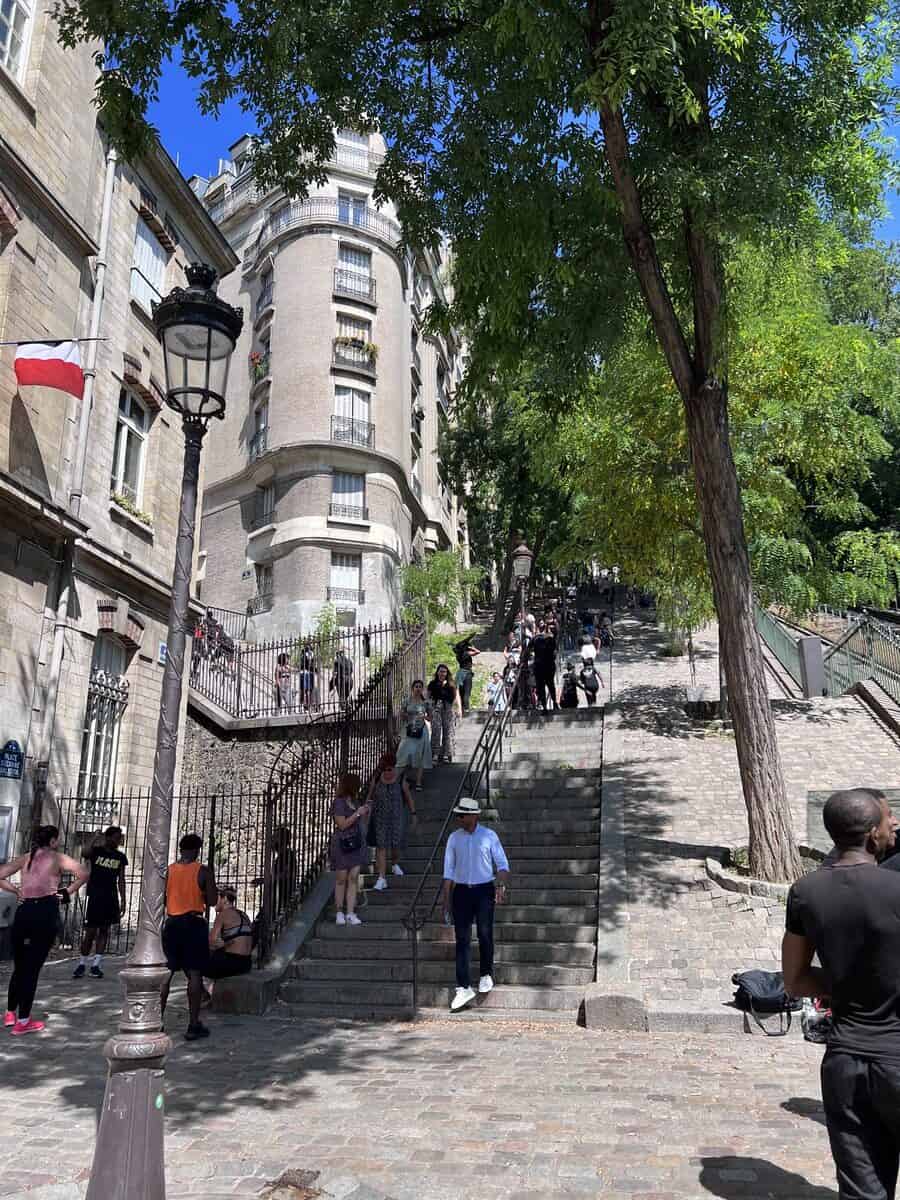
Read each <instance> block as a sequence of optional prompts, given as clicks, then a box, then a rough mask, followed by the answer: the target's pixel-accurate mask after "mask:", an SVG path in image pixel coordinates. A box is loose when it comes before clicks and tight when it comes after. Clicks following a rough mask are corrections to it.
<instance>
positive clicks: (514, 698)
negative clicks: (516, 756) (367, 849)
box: [403, 654, 530, 1011]
mask: <svg viewBox="0 0 900 1200" xmlns="http://www.w3.org/2000/svg"><path fill="white" fill-rule="evenodd" d="M529 666H530V663H529V660H528V655H527V654H526V655H523V658H522V662H521V664H520V666H519V671H518V674H517V676H516V681H515V685H514V686H513V687H512V688H510V687H509V686H508V685H507V690H506V693H505V696H506V703H505V705H504V707H503V710H502V711H501V712H497V709H496V706H495V707H494V708H492V709H490V711H489V713H488V716H487V719H486V720H485V723H484V728H483V729H482V730H481V736H480V737H479V738H478V741H477V743H476V745H475V749H474V750H473V751H472V757H471V758H470V759H469V764H468V766H467V767H466V772H465V774H464V775H463V777H462V779H461V780H460V784H459V787H458V788H457V789H456V792H455V794H454V796H453V799H452V801H451V802H450V807H449V808H448V810H447V815H446V817H445V818H444V823H443V825H442V826H441V831H440V833H439V834H438V836H437V840H436V842H435V843H434V848H433V849H432V851H431V854H430V855H429V858H428V862H427V863H426V864H425V869H424V871H423V872H422V878H421V880H420V881H419V886H418V887H417V888H416V892H415V895H414V896H413V901H412V904H411V905H410V906H409V911H408V912H407V913H406V916H405V917H404V918H403V924H404V926H405V928H406V930H407V932H408V934H409V939H410V954H411V957H412V976H413V978H412V983H413V1010H414V1011H415V1010H417V1009H418V1007H419V932H420V930H422V929H423V928H424V927H425V926H426V925H427V924H428V922H429V921H430V920H431V918H432V915H433V913H434V910H435V908H436V907H437V903H438V900H439V899H440V896H441V891H442V889H443V885H444V880H443V876H441V878H440V879H439V880H438V882H437V886H436V888H435V892H434V895H433V896H432V897H431V899H430V900H429V899H428V894H429V893H427V888H428V881H429V879H431V878H432V872H433V871H434V869H435V864H436V863H437V860H438V858H439V856H440V853H441V849H442V847H443V845H444V841H445V839H446V836H447V830H448V829H449V827H450V823H451V821H452V820H453V810H454V808H455V807H456V805H457V804H458V803H459V800H460V797H462V796H472V797H473V798H474V799H476V800H478V799H482V787H483V789H484V795H483V799H484V806H485V807H486V808H490V805H491V768H492V767H494V766H495V765H497V764H499V763H502V762H503V739H504V738H505V737H507V736H508V735H509V734H510V733H511V729H512V722H513V720H514V719H515V714H516V713H517V711H518V708H517V704H518V701H519V699H520V698H523V697H524V695H525V690H526V687H527V680H528V671H529ZM523 707H524V706H523ZM432 886H434V881H433V879H432Z"/></svg>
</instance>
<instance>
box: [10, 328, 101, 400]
mask: <svg viewBox="0 0 900 1200" xmlns="http://www.w3.org/2000/svg"><path fill="white" fill-rule="evenodd" d="M13 369H14V370H15V372H16V379H17V380H18V382H19V387H48V388H58V389H59V390H60V391H61V392H69V393H70V394H71V395H73V396H77V397H78V399H79V400H80V399H81V397H82V396H83V395H84V372H83V371H82V369H81V355H80V353H79V351H78V343H77V342H56V343H55V344H51V345H47V344H45V343H43V342H28V343H27V344H25V345H22V346H19V347H18V349H17V350H16V359H15V362H14V363H13Z"/></svg>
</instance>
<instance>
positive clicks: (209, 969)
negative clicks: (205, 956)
mask: <svg viewBox="0 0 900 1200" xmlns="http://www.w3.org/2000/svg"><path fill="white" fill-rule="evenodd" d="M252 966H253V956H252V955H251V954H229V953H228V951H227V950H226V949H225V948H224V947H220V948H219V949H218V950H214V951H213V952H212V954H210V956H209V961H208V962H207V964H206V967H205V969H204V971H203V974H204V975H205V976H206V978H207V979H230V978H231V976H232V975H246V974H247V972H248V971H249V970H250V969H251V968H252Z"/></svg>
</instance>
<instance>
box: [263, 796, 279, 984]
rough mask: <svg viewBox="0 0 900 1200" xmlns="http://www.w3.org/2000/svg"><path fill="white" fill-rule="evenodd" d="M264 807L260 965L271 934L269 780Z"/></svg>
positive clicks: (271, 803) (272, 884)
mask: <svg viewBox="0 0 900 1200" xmlns="http://www.w3.org/2000/svg"><path fill="white" fill-rule="evenodd" d="M265 804H266V809H265V814H266V815H265V826H264V829H263V853H262V878H263V889H262V921H261V922H260V924H261V926H262V928H261V930H260V938H259V963H260V965H262V962H263V960H264V959H265V957H266V955H267V954H268V952H269V949H270V939H271V936H272V909H273V900H274V890H275V873H274V871H273V870H272V842H273V840H274V833H275V828H274V825H275V787H274V784H273V783H272V781H271V780H269V783H268V784H267V785H266V800H265Z"/></svg>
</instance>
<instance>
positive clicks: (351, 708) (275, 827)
mask: <svg viewBox="0 0 900 1200" xmlns="http://www.w3.org/2000/svg"><path fill="white" fill-rule="evenodd" d="M373 658H374V654H372V655H370V659H369V668H370V669H369V672H368V674H367V676H366V679H365V682H364V684H363V685H362V686H361V687H359V688H358V689H357V690H355V692H354V694H353V696H352V697H350V698H348V700H347V703H346V704H345V705H344V707H343V708H342V709H341V711H340V712H339V713H338V714H337V715H336V716H332V717H331V718H330V719H327V718H325V717H324V716H323V717H322V718H321V719H318V720H316V721H314V722H310V723H309V724H307V725H305V726H303V727H301V728H299V729H298V730H297V731H296V734H295V736H294V737H292V738H290V739H289V740H287V741H285V742H284V743H283V744H282V746H281V748H280V749H279V751H278V752H277V754H276V755H275V757H274V761H273V765H272V769H271V771H270V774H269V779H268V783H267V785H266V787H265V788H259V787H257V788H252V787H242V786H240V785H234V786H232V787H230V788H229V787H224V788H218V789H216V790H215V791H206V790H202V789H196V790H193V791H186V792H182V793H181V794H180V795H177V796H175V797H174V800H173V811H174V812H175V814H176V818H175V830H176V834H177V836H176V839H175V844H177V837H180V836H181V835H182V834H184V833H198V834H200V836H201V837H202V838H203V859H204V862H205V863H206V864H207V865H208V866H209V867H210V868H211V870H212V871H213V874H214V876H215V878H216V881H217V883H219V884H229V885H230V886H232V887H234V889H235V890H236V892H237V903H238V906H239V907H240V908H242V909H243V910H244V912H246V913H247V914H248V915H250V916H251V917H252V918H253V919H254V920H255V921H256V925H257V929H258V931H259V940H258V945H257V958H258V962H259V963H260V964H261V963H262V962H263V961H264V960H265V958H266V956H267V955H268V953H269V952H270V950H271V948H272V945H273V943H274V942H275V940H276V939H277V937H278V935H279V934H280V932H281V931H282V929H283V928H284V926H285V924H286V922H287V921H288V920H289V918H290V917H291V915H292V914H293V912H294V911H295V910H296V909H297V907H298V906H299V905H300V903H301V902H302V901H303V899H304V898H305V897H306V895H307V893H308V892H309V890H310V888H311V887H312V886H313V884H314V883H315V882H316V880H317V879H318V878H319V876H320V874H321V872H322V871H323V870H325V869H326V868H327V866H328V859H329V850H330V846H331V838H332V834H333V831H334V821H333V818H332V815H331V811H332V803H333V798H334V794H335V788H336V785H337V782H338V778H339V776H340V774H341V773H342V772H345V771H351V772H353V773H354V774H357V775H359V777H360V778H361V780H362V781H363V783H364V785H365V784H367V783H368V781H369V779H370V778H371V777H372V775H373V774H374V772H375V770H376V768H377V766H378V762H379V760H380V758H381V756H382V754H384V753H385V751H386V750H389V749H393V748H394V747H395V746H396V744H397V741H398V740H399V729H398V720H399V712H400V708H401V705H402V704H403V701H404V699H405V698H406V697H407V696H408V695H409V694H410V691H411V688H412V681H413V680H414V679H419V678H421V677H422V675H423V674H424V670H425V633H424V630H421V629H413V630H410V631H409V633H408V636H407V637H406V638H405V639H404V640H403V641H400V642H398V643H397V645H396V648H395V650H394V652H393V653H392V654H391V655H388V656H385V658H384V660H383V661H382V662H380V663H379V664H378V666H377V667H373V666H372V659H373ZM149 809H150V791H149V788H132V789H130V790H129V791H127V792H124V793H122V794H121V795H117V796H106V797H103V798H99V799H98V798H87V797H83V796H78V795H76V794H74V793H73V794H71V795H67V796H64V797H62V798H61V799H60V801H59V810H60V813H59V826H60V834H61V848H62V849H63V850H64V852H65V853H67V854H70V855H71V856H72V857H73V858H77V859H82V858H83V857H84V856H85V855H86V854H87V853H88V851H89V850H90V849H91V847H92V846H93V845H94V844H96V843H98V842H100V841H101V839H102V836H103V830H104V829H106V828H107V827H108V826H109V825H119V826H121V827H122V830H123V833H124V843H123V845H122V847H121V849H122V850H123V852H124V853H125V854H126V856H127V858H128V866H127V868H126V872H125V890H126V907H125V914H124V919H123V920H122V922H121V923H120V924H119V925H118V926H114V927H113V929H112V930H111V936H110V942H109V952H110V953H113V954H124V953H127V952H128V950H129V949H130V948H131V944H132V942H133V940H134V935H135V933H136V929H137V916H138V907H139V905H138V901H139V898H140V888H141V864H142V859H143V852H144V841H145V836H146V831H147V817H148V814H149ZM175 844H173V846H172V849H171V851H170V855H171V857H173V858H174V855H175ZM86 901H87V896H86V890H85V889H82V890H81V891H80V892H78V893H77V895H76V897H75V899H74V900H73V902H72V904H71V905H70V909H69V915H68V918H67V921H66V930H65V938H64V945H65V946H66V947H75V946H77V944H78V942H79V941H80V939H81V935H82V931H83V928H84V914H85V907H86Z"/></svg>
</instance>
